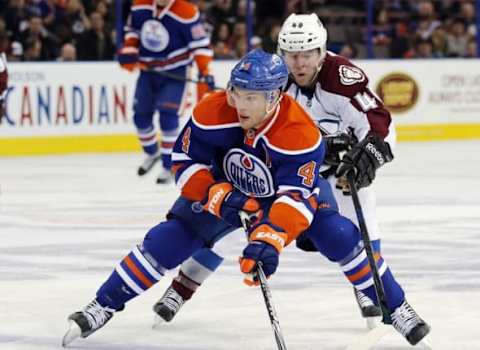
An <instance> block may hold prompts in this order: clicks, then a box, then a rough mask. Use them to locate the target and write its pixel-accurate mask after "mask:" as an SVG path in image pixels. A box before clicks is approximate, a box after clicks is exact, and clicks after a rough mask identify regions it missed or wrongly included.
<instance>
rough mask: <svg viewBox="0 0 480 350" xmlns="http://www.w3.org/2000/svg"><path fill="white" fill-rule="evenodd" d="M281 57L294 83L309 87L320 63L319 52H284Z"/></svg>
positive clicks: (315, 50) (314, 50) (316, 50)
mask: <svg viewBox="0 0 480 350" xmlns="http://www.w3.org/2000/svg"><path fill="white" fill-rule="evenodd" d="M283 55H284V57H285V62H286V63H287V66H288V70H289V71H290V73H291V74H292V76H293V78H294V79H295V83H296V84H297V85H299V86H309V85H310V84H311V83H312V80H313V78H314V77H315V75H316V74H317V70H318V67H319V66H320V64H321V63H322V62H321V60H322V58H321V56H320V50H318V49H313V50H309V51H284V52H283Z"/></svg>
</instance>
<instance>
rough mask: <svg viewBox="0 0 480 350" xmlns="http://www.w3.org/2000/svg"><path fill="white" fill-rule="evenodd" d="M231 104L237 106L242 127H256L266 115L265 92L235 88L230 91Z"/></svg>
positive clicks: (246, 128)
mask: <svg viewBox="0 0 480 350" xmlns="http://www.w3.org/2000/svg"><path fill="white" fill-rule="evenodd" d="M228 99H229V104H231V105H232V106H233V107H235V108H236V110H237V114H238V120H239V122H240V126H241V127H242V129H245V130H248V129H252V128H256V127H258V126H260V124H262V122H263V120H264V119H265V116H266V110H267V99H266V97H265V92H262V91H254V90H244V89H239V88H233V89H231V90H230V91H229V92H228Z"/></svg>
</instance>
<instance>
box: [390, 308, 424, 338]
mask: <svg viewBox="0 0 480 350" xmlns="http://www.w3.org/2000/svg"><path fill="white" fill-rule="evenodd" d="M419 322H420V318H419V317H418V315H417V313H416V312H415V310H413V309H412V307H411V306H410V305H409V304H408V303H407V302H406V301H405V302H403V304H402V305H400V306H399V307H397V308H396V309H395V311H394V312H393V314H392V323H393V326H394V327H395V329H396V330H398V331H399V332H400V333H401V334H403V335H404V336H405V337H406V336H407V335H408V333H409V332H410V331H411V330H412V328H413V327H415V326H416V325H417V324H418V323H419Z"/></svg>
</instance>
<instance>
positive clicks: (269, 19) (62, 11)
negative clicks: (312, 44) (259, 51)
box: [0, 0, 477, 61]
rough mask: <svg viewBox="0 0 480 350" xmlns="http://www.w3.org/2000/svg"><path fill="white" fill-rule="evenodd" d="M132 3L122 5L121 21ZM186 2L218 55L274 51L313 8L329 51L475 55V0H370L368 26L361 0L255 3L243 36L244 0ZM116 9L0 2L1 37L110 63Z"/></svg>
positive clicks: (17, 51)
mask: <svg viewBox="0 0 480 350" xmlns="http://www.w3.org/2000/svg"><path fill="white" fill-rule="evenodd" d="M117 1H121V0H117ZM130 1H131V0H123V2H122V9H123V12H122V18H121V20H122V21H125V18H126V17H127V16H128V10H129V7H130V4H131V3H130ZM191 2H193V3H195V4H196V5H197V6H198V7H199V8H200V11H201V13H202V16H203V19H204V22H205V25H206V28H207V30H208V31H209V33H210V34H211V38H212V47H213V49H214V52H215V57H216V58H219V59H236V58H239V57H241V56H242V55H243V54H245V53H246V51H247V50H248V48H249V47H250V48H256V47H262V48H263V49H264V50H266V51H269V52H274V51H275V50H276V39H277V35H278V32H279V30H280V26H281V23H282V21H283V20H284V19H285V18H286V17H287V16H288V15H289V14H290V13H293V12H295V13H310V12H316V13H317V14H318V15H319V17H320V18H321V20H322V21H323V23H324V25H325V26H326V28H327V30H328V34H329V40H328V49H329V50H331V51H333V52H336V53H339V54H341V55H343V56H346V57H349V58H366V57H367V56H369V57H372V56H373V57H375V58H445V57H465V58H473V57H477V39H476V35H477V26H476V21H475V19H476V17H475V9H476V7H475V1H474V0H433V1H432V0H375V1H373V2H372V3H373V7H372V11H371V15H372V24H373V25H372V26H371V27H370V30H368V29H367V28H368V26H367V23H368V22H367V18H368V11H367V1H364V0H350V1H349V0H289V1H287V0H256V1H251V10H252V11H253V12H252V13H253V16H252V17H251V19H252V24H253V33H252V35H251V36H250V39H249V40H247V37H248V34H247V28H248V27H247V0H195V1H194V0H192V1H191ZM115 14H116V11H115V0H0V42H1V43H2V45H3V47H4V50H5V52H6V53H7V56H8V59H9V60H10V61H79V60H87V61H98V60H113V59H115V52H116V35H117V34H116V30H115V28H116V25H115V21H116V18H115V17H116V16H115ZM368 40H370V42H371V43H372V46H371V47H370V48H371V50H370V52H368V50H367V47H368V45H367V42H369V41H368Z"/></svg>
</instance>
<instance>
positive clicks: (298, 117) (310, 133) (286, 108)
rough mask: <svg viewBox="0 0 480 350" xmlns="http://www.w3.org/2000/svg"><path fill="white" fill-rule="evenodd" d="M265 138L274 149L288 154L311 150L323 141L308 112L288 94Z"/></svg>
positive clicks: (283, 99)
mask: <svg viewBox="0 0 480 350" xmlns="http://www.w3.org/2000/svg"><path fill="white" fill-rule="evenodd" d="M264 138H266V141H267V143H268V144H269V145H270V146H271V147H272V149H273V150H276V151H280V152H282V153H286V154H300V153H307V152H311V151H313V150H315V149H316V148H317V147H318V146H319V145H320V143H321V141H322V137H321V134H320V132H319V131H318V129H317V127H316V126H315V124H314V122H313V121H312V119H311V118H310V116H309V115H308V114H307V112H305V110H304V109H303V108H302V107H301V106H300V105H299V104H298V103H297V102H296V101H295V100H294V99H293V98H292V97H290V96H288V95H286V94H283V98H282V101H281V102H280V111H279V113H278V116H277V117H276V120H275V122H274V123H273V125H272V126H271V127H270V128H269V129H268V131H267V132H266V133H265V135H264Z"/></svg>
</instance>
